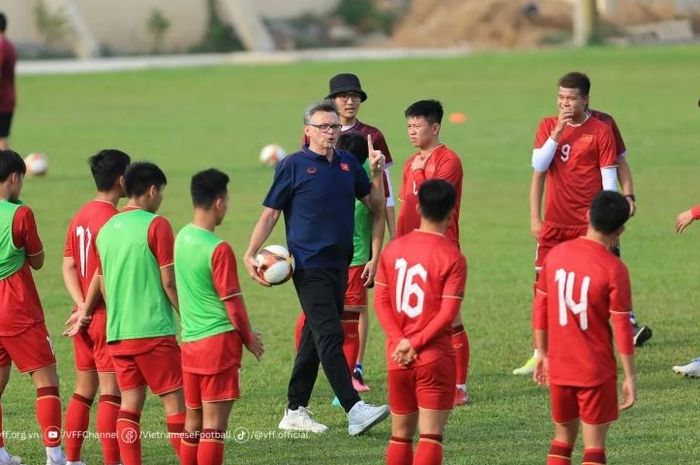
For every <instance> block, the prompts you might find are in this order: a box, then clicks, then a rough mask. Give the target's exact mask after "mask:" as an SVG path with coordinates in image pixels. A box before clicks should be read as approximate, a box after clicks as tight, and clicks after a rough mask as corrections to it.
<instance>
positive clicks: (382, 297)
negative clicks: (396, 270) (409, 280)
mask: <svg viewBox="0 0 700 465" xmlns="http://www.w3.org/2000/svg"><path fill="white" fill-rule="evenodd" d="M384 256H385V255H384V254H382V255H380V256H379V266H378V267H377V275H376V276H375V277H374V284H375V287H374V310H375V312H376V313H377V320H379V325H380V326H381V327H382V329H383V330H384V333H386V337H387V340H388V341H393V342H395V343H396V342H398V341H399V340H400V339H403V337H404V335H403V331H402V330H401V327H400V326H399V324H398V323H397V322H396V320H395V319H394V313H395V312H394V309H393V307H392V305H391V293H390V288H389V282H388V281H389V280H388V276H387V274H386V270H385V269H384V266H385V260H384Z"/></svg>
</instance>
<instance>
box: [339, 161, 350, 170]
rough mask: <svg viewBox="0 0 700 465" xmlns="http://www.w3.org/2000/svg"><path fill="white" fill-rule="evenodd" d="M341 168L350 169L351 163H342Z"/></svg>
mask: <svg viewBox="0 0 700 465" xmlns="http://www.w3.org/2000/svg"><path fill="white" fill-rule="evenodd" d="M340 169H341V170H343V171H350V165H348V164H347V163H341V164H340Z"/></svg>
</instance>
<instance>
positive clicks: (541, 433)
mask: <svg viewBox="0 0 700 465" xmlns="http://www.w3.org/2000/svg"><path fill="white" fill-rule="evenodd" d="M698 56H700V48H698V47H690V46H683V47H666V48H660V47H659V48H651V47H650V48H630V49H612V48H600V49H591V50H585V51H573V50H562V51H546V52H521V53H517V54H484V55H475V56H472V57H468V58H460V59H449V60H403V61H388V62H352V63H305V64H296V65H283V66H238V67H212V68H200V69H187V70H161V71H147V72H133V73H131V72H130V73H119V74H99V75H76V76H37V77H20V79H19V83H18V86H19V102H20V107H19V109H18V111H17V114H16V120H15V127H14V134H13V140H12V142H13V146H14V148H15V149H17V150H18V151H21V152H22V153H28V152H30V151H43V152H46V153H47V154H48V155H49V157H50V159H51V170H50V174H49V175H48V176H47V177H45V178H43V179H29V180H28V181H27V182H26V184H25V186H26V187H25V190H24V193H23V198H24V200H25V201H26V202H27V203H28V204H29V205H30V206H32V208H34V210H35V212H36V216H37V220H38V224H39V228H40V233H41V235H42V238H43V240H44V243H45V248H46V252H47V262H46V266H45V268H44V269H43V270H41V271H39V272H38V273H35V277H36V280H37V283H38V287H39V291H40V294H41V296H42V299H43V303H44V308H45V312H46V315H47V322H48V326H49V329H50V331H51V333H52V334H53V335H54V340H55V346H56V351H57V355H58V359H59V365H58V367H59V373H60V377H61V395H62V399H63V400H64V405H65V402H67V400H68V399H69V396H70V393H71V392H72V387H73V379H72V375H73V365H72V349H71V345H70V342H69V341H68V340H67V339H65V338H62V337H60V336H59V334H60V330H61V324H62V321H63V320H64V319H65V317H66V315H67V314H68V313H69V311H70V305H69V298H68V297H67V294H66V292H65V290H64V288H63V285H62V281H61V276H60V262H61V253H62V244H63V240H64V233H65V227H66V225H67V222H68V220H69V218H70V217H71V215H72V214H73V213H74V211H75V210H76V209H77V208H78V207H79V206H80V205H81V204H82V203H83V202H84V201H86V200H87V199H89V198H90V197H91V195H92V190H93V188H92V182H91V179H90V177H89V173H88V169H87V166H86V164H85V160H86V158H87V156H88V155H90V154H92V153H94V152H95V151H96V150H98V149H100V148H103V147H117V148H121V149H123V150H126V151H127V152H129V153H130V154H131V155H132V157H133V158H135V159H149V160H152V161H155V162H157V163H159V164H161V166H162V167H163V168H164V170H165V172H166V174H167V175H168V177H169V183H168V187H167V189H166V191H165V193H166V199H165V201H164V203H163V206H162V209H161V213H162V214H163V215H165V216H166V217H168V218H169V219H170V221H171V222H172V224H173V226H174V227H175V228H176V229H178V228H180V227H181V226H183V225H184V224H186V222H187V221H188V220H189V217H190V206H189V201H188V183H189V177H190V175H191V174H192V173H193V172H195V171H196V170H199V169H203V168H207V167H210V166H216V167H218V168H220V169H223V170H225V171H227V172H228V173H229V174H230V175H231V177H232V182H231V184H230V190H231V192H232V208H231V209H230V210H229V217H228V218H227V220H226V222H225V223H224V224H223V225H222V226H221V228H220V230H219V232H220V234H221V235H222V236H223V237H225V238H226V239H227V240H229V241H230V242H231V244H232V245H233V247H234V250H235V251H236V252H237V253H238V254H239V256H240V254H242V252H243V250H244V249H245V246H246V245H247V241H248V238H249V235H250V232H251V230H252V227H253V225H254V223H255V221H256V219H257V217H258V214H259V212H260V202H261V201H262V199H263V197H264V195H265V193H266V189H267V188H268V186H269V183H270V179H271V176H272V174H271V172H270V171H269V170H267V169H264V168H263V167H261V166H259V165H258V161H257V154H258V151H259V149H260V147H262V146H263V145H265V144H267V143H271V142H277V143H280V144H282V145H283V146H285V147H287V149H293V148H294V146H295V145H296V144H297V143H298V141H299V137H300V134H301V117H302V111H303V108H304V107H305V105H306V104H307V103H309V102H310V101H312V100H314V99H316V98H318V97H321V96H323V95H325V91H326V89H327V80H328V78H329V77H330V76H331V75H333V74H335V73H337V72H344V71H348V70H350V71H353V72H356V73H358V74H359V75H360V76H361V78H362V82H363V85H364V86H365V88H366V90H367V92H368V94H369V100H368V101H367V102H366V103H365V104H364V107H363V110H362V114H361V116H362V120H364V121H367V122H369V123H371V124H374V125H377V126H379V127H380V128H381V129H382V130H383V131H384V133H385V135H386V136H387V139H388V143H389V146H390V148H391V150H392V152H393V156H394V159H395V160H396V161H397V167H396V168H394V170H393V173H394V175H393V178H394V185H395V187H398V185H399V183H400V167H401V166H402V163H403V161H404V160H405V159H406V157H407V156H408V155H409V154H410V153H411V147H410V145H409V143H408V141H407V138H406V136H405V129H404V127H405V120H404V119H403V116H402V114H403V109H404V108H405V107H406V106H407V105H408V104H410V103H411V102H413V101H415V100H417V99H420V98H426V97H435V98H439V99H440V100H442V102H443V103H444V105H445V109H446V112H447V113H449V112H452V111H464V112H465V113H466V114H467V115H468V118H469V119H468V122H467V124H465V125H459V126H457V125H452V124H449V123H445V125H444V128H443V140H444V141H445V142H446V143H447V144H448V145H449V146H450V147H452V148H453V149H455V150H456V151H457V152H458V153H459V154H461V156H462V159H463V163H464V169H465V179H464V194H463V196H464V197H463V203H462V215H461V222H462V231H463V232H462V245H463V249H464V251H465V253H466V254H467V256H468V258H469V266H470V268H469V281H468V286H467V287H468V289H467V292H468V295H467V298H466V301H465V303H464V306H463V315H464V320H465V323H466V327H467V328H468V331H469V334H470V338H471V346H472V366H471V370H470V388H471V395H472V397H473V405H472V406H470V407H467V408H459V409H457V410H456V411H455V412H454V413H453V414H452V416H451V418H450V421H449V426H448V429H447V434H446V442H445V463H446V464H473V465H476V464H489V465H492V464H509V465H511V464H540V463H544V460H545V459H544V456H545V454H546V450H547V447H548V443H549V440H550V436H551V430H552V428H551V425H550V422H549V413H548V401H547V395H546V392H545V391H542V390H539V389H537V388H536V387H535V386H534V385H533V383H532V382H531V381H530V380H528V379H523V378H515V377H513V376H512V375H510V371H511V370H512V368H514V367H515V366H517V365H519V364H520V363H521V362H522V361H523V360H524V358H525V356H526V355H527V354H528V351H529V340H530V336H529V334H530V329H529V328H530V324H529V316H530V296H531V285H532V275H533V272H532V257H533V252H534V250H533V249H534V242H533V240H532V239H531V237H530V235H529V219H528V200H527V192H528V186H529V179H530V168H529V160H530V151H531V144H532V141H533V138H534V132H535V129H536V125H537V122H538V121H539V119H540V118H541V117H542V116H544V115H547V114H551V113H553V112H554V104H555V89H556V87H555V83H556V79H557V78H558V77H559V76H560V75H561V74H563V73H564V72H566V71H569V70H572V69H581V70H584V71H586V72H588V73H589V74H590V76H591V77H592V79H593V90H592V106H593V107H594V108H599V109H603V110H606V111H608V112H611V113H612V114H613V115H614V116H615V117H616V119H617V120H618V123H619V125H620V126H621V129H622V132H623V134H624V136H625V140H626V142H627V146H628V148H629V162H630V165H631V166H632V169H633V173H634V177H635V184H636V186H637V187H636V194H637V198H638V207H639V210H638V215H637V217H635V218H634V219H633V220H632V221H631V222H630V223H629V226H628V228H627V232H626V233H625V235H624V238H623V256H624V258H625V260H626V262H627V264H628V265H629V267H630V270H631V275H632V282H633V293H634V301H635V304H636V310H637V312H638V314H639V317H640V318H641V320H642V321H643V322H644V323H645V324H649V325H650V326H652V327H653V328H654V334H655V335H654V338H653V340H652V341H651V343H650V344H649V345H648V347H645V348H643V349H642V350H639V351H638V368H639V372H640V374H639V380H638V383H639V402H638V405H637V406H636V407H635V408H634V409H632V410H631V411H630V412H628V413H625V414H624V415H623V416H622V418H621V420H620V421H619V423H617V424H616V425H615V426H614V427H613V428H612V430H611V433H610V440H609V444H608V447H609V457H610V462H611V463H624V464H631V463H634V464H637V465H642V464H658V463H665V464H670V463H700V459H698V458H697V451H698V450H699V449H700V444H699V443H698V439H697V432H696V430H697V421H698V420H697V406H698V405H699V404H698V394H697V393H698V385H697V382H693V381H688V380H685V379H680V378H678V377H676V376H675V375H674V374H673V373H672V372H671V370H670V367H671V365H673V364H676V363H679V362H685V361H687V360H688V359H689V358H690V357H692V356H695V355H697V354H698V352H700V343H699V342H698V336H700V328H698V325H697V305H698V302H699V300H700V299H699V298H698V297H697V283H698V282H700V267H698V266H697V262H698V259H700V252H699V251H698V247H697V246H696V244H697V240H698V238H697V237H696V236H697V235H698V231H696V230H693V229H692V228H691V230H689V231H688V232H687V233H686V234H684V235H683V236H676V235H674V233H673V228H672V226H673V218H674V217H675V214H676V213H677V212H679V211H681V210H683V209H685V208H687V207H688V206H689V205H691V204H692V203H693V202H696V201H697V200H698V198H700V195H699V194H700V193H699V192H698V190H699V189H698V188H697V186H698V184H697V180H698V177H699V175H700V165H699V164H698V162H697V160H696V157H697V154H698V147H700V139H698V136H697V134H698V133H699V131H698V127H699V126H698V124H699V123H700V120H699V116H700V115H699V114H698V109H697V106H696V102H697V98H698V93H697V92H698V85H697V83H698V78H699V77H700V62H699V61H698ZM696 227H697V226H696ZM281 241H283V228H282V227H281V225H279V226H278V227H277V229H276V231H275V232H274V234H273V237H272V238H271V239H270V241H269V242H272V243H275V242H277V243H279V242H281ZM242 285H243V290H244V294H245V296H246V301H247V304H248V309H249V312H250V314H251V319H252V321H253V324H254V326H255V327H256V328H258V329H259V330H261V331H262V332H263V333H264V337H265V342H266V347H267V353H266V355H265V357H264V360H263V361H262V362H260V363H256V362H255V361H254V360H252V358H251V357H249V356H246V357H245V360H244V367H243V372H242V380H243V381H242V388H243V398H242V400H241V401H240V402H238V403H237V404H236V405H235V406H234V411H233V415H232V418H231V423H230V425H231V427H230V429H231V430H232V431H233V430H234V429H235V428H237V427H244V428H247V429H248V430H250V431H264V432H267V431H271V430H272V431H274V430H275V428H276V425H277V422H278V421H279V419H280V418H281V414H282V412H283V408H284V405H285V393H286V385H287V380H288V375H289V372H290V369H291V366H292V360H293V350H292V348H293V327H294V321H295V319H296V316H297V313H298V311H299V310H298V309H299V305H298V302H297V300H296V296H295V294H294V292H293V288H292V286H290V285H286V286H282V287H280V288H275V289H271V290H270V289H263V288H260V287H258V286H256V285H254V284H253V283H252V281H250V280H248V279H247V278H245V277H243V278H242ZM365 363H366V366H367V370H368V371H367V376H368V382H369V384H370V385H371V386H372V391H371V392H370V393H369V395H368V396H367V399H368V400H369V401H372V402H383V401H385V399H386V390H385V387H384V379H385V371H384V362H383V342H382V336H381V334H380V331H379V328H378V326H377V324H376V321H373V325H372V328H371V339H370V344H369V349H368V355H367V359H366V362H365ZM331 398H332V394H331V390H330V388H329V386H328V383H327V382H326V380H325V378H324V377H323V376H322V375H321V376H319V382H318V383H317V387H316V390H315V392H314V396H313V399H312V404H311V406H310V407H311V408H312V410H313V411H314V412H315V413H316V415H317V417H318V418H319V419H320V420H322V421H323V422H325V423H327V424H328V425H329V426H330V427H331V432H330V433H329V434H328V435H326V436H323V437H312V438H308V439H296V440H294V439H271V438H268V439H261V440H250V441H248V442H246V443H244V444H236V443H235V442H233V441H232V440H231V441H229V442H228V443H227V449H226V456H227V458H228V459H227V463H245V464H307V463H308V464H311V463H339V464H349V463H368V464H369V463H372V464H375V463H381V462H382V460H383V454H384V449H385V446H386V441H387V439H388V436H389V423H388V422H387V423H384V424H382V425H380V426H378V427H377V428H375V429H374V430H373V431H372V432H370V433H369V434H368V435H366V436H364V437H361V438H349V437H348V435H347V433H346V420H345V416H344V415H343V414H342V412H340V411H338V410H336V409H332V408H331V407H330V399H331ZM33 399H34V391H33V388H32V386H31V383H30V381H29V379H28V377H26V376H21V375H19V373H17V372H13V377H12V380H11V381H10V384H9V386H8V388H7V391H6V393H5V395H4V396H3V407H4V412H5V429H6V430H7V431H15V432H17V431H30V432H31V431H37V427H36V425H35V421H34V413H33V409H34V401H33ZM143 418H144V421H143V428H144V430H152V431H164V430H165V426H164V421H163V413H162V408H161V407H160V405H159V402H158V400H157V399H156V398H150V399H149V401H148V403H147V407H146V411H145V413H144V416H143ZM6 442H7V446H8V448H9V450H11V451H12V453H14V454H18V455H21V456H23V457H24V458H25V460H26V461H27V462H28V463H39V462H41V461H42V460H43V458H42V457H43V451H42V447H41V445H40V443H39V441H38V440H32V441H30V440H25V441H22V440H19V439H8V440H7V441H6ZM98 447H99V446H98V443H97V441H96V440H94V439H91V440H89V441H87V443H86V448H85V457H86V459H87V461H88V463H90V464H95V463H100V455H99V448H98ZM144 454H145V463H147V464H174V463H175V459H174V457H173V456H172V453H171V451H170V448H169V446H168V444H167V442H166V441H165V440H157V441H156V440H151V441H148V440H146V441H144ZM575 457H579V454H578V453H577V454H576V455H575ZM574 463H576V462H574Z"/></svg>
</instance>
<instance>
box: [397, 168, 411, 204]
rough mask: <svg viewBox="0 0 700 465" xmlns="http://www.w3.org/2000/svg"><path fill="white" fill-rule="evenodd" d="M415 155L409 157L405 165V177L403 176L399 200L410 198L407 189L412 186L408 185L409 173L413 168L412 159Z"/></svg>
mask: <svg viewBox="0 0 700 465" xmlns="http://www.w3.org/2000/svg"><path fill="white" fill-rule="evenodd" d="M412 158H413V157H408V160H406V162H405V163H404V165H403V177H402V178H401V190H400V191H399V200H401V201H403V202H405V201H406V199H407V198H408V193H407V192H406V190H407V189H409V188H410V187H409V186H408V178H409V176H408V174H409V172H410V170H411V160H412Z"/></svg>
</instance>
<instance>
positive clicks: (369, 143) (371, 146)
mask: <svg viewBox="0 0 700 465" xmlns="http://www.w3.org/2000/svg"><path fill="white" fill-rule="evenodd" d="M367 148H368V149H369V153H370V155H371V154H373V153H374V145H372V134H367Z"/></svg>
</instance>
